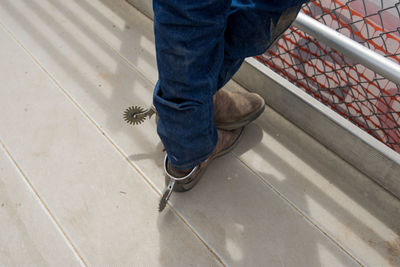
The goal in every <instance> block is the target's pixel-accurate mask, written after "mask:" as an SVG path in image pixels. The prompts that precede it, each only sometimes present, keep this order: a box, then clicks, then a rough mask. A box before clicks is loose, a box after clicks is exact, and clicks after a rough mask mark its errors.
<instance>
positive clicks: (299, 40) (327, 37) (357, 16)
mask: <svg viewBox="0 0 400 267" xmlns="http://www.w3.org/2000/svg"><path fill="white" fill-rule="evenodd" d="M378 2H379V3H377V1H370V0H348V1H344V0H333V1H328V0H316V1H313V2H310V3H309V4H307V5H306V6H304V7H303V13H304V14H299V16H298V18H297V20H296V22H295V23H294V27H291V28H290V29H289V30H288V31H287V32H286V33H285V34H284V35H283V37H282V38H281V39H280V40H279V41H278V42H277V43H276V45H275V46H274V47H272V48H271V49H270V50H269V51H268V52H267V53H265V54H264V55H262V56H259V57H257V59H259V60H260V61H262V62H263V63H264V64H266V65H267V66H269V67H270V68H272V69H273V70H274V71H275V72H277V73H279V74H281V75H282V76H284V77H286V78H287V79H288V80H290V81H291V82H292V83H294V84H296V85H297V86H298V87H300V88H302V89H303V90H304V91H306V92H307V93H309V94H310V95H312V96H313V97H315V98H316V99H318V100H319V101H321V102H322V103H324V104H326V105H328V106H329V107H331V108H332V109H333V110H335V111H336V112H338V113H339V114H341V115H342V116H344V117H346V118H347V119H349V120H350V121H352V122H353V123H354V124H356V125H357V126H359V127H360V128H362V129H364V130H365V131H367V132H368V133H370V134H371V135H372V136H374V137H375V138H377V139H378V140H380V141H382V142H383V143H385V144H386V145H387V146H389V147H390V148H392V149H394V150H395V151H397V152H400V129H399V126H400V86H399V85H400V66H399V65H398V64H399V63H400V28H399V26H400V2H398V1H397V0H385V1H382V0H381V1H378ZM309 16H310V17H309ZM311 17H313V18H314V19H313V18H311Z"/></svg>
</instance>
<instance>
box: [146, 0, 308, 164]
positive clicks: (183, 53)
mask: <svg viewBox="0 0 400 267" xmlns="http://www.w3.org/2000/svg"><path fill="white" fill-rule="evenodd" d="M305 2H307V0H263V1H261V0H233V1H232V0H153V8H154V33H155V40H156V53H157V66H158V72H159V77H158V78H159V80H158V82H157V85H156V87H155V89H154V97H153V104H154V106H155V107H156V109H157V112H158V115H159V120H158V124H157V132H158V135H159V136H160V138H161V141H162V142H163V144H164V146H165V148H166V150H167V154H168V159H169V161H170V163H171V164H172V166H174V167H175V168H177V169H190V168H193V167H194V166H196V165H199V164H200V163H201V162H203V161H204V160H206V159H207V158H208V157H209V156H210V155H211V153H212V152H213V150H214V148H215V145H216V143H217V140H218V136H217V130H216V127H215V125H214V114H213V109H214V108H213V95H214V94H215V93H216V92H217V90H218V89H219V88H221V87H222V86H224V85H225V84H226V83H227V82H228V81H229V80H230V79H231V78H232V76H233V75H234V74H235V72H236V71H237V70H238V69H239V67H240V66H241V64H242V63H243V61H244V58H246V57H249V56H255V55H259V54H262V53H263V52H265V51H266V50H267V49H268V48H269V47H270V46H271V45H272V44H273V42H274V41H275V40H276V39H277V38H278V37H279V36H280V35H281V34H282V33H283V32H284V31H285V30H286V29H287V28H288V27H289V26H290V24H291V23H292V22H293V20H294V18H295V17H296V15H297V13H298V12H299V10H300V7H301V5H302V4H303V3H305Z"/></svg>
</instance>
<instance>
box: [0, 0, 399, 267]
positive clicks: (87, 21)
mask: <svg viewBox="0 0 400 267" xmlns="http://www.w3.org/2000/svg"><path fill="white" fill-rule="evenodd" d="M0 46H1V49H0V81H1V88H0V107H1V108H0V111H1V112H0V142H1V143H0V145H1V146H0V227H1V228H0V229H1V233H0V265H2V266H22V265H24V266H28V265H29V266H32V265H36V266H47V265H48V266H75V265H90V266H108V265H113V266H128V265H129V266H189V265H194V266H214V265H229V266H305V267H312V266H334V267H336V266H359V265H368V266H399V265H400V235H399V234H400V212H399V211H400V202H399V200H397V199H395V198H393V197H392V196H391V195H390V194H388V193H387V192H386V191H384V190H383V189H382V188H381V187H379V186H377V185H376V184H375V183H374V182H372V181H371V180H369V179H368V178H367V177H365V176H364V175H362V174H361V173H360V172H358V171H357V170H355V169H354V168H353V167H352V166H350V165H348V164H347V163H345V162H344V161H343V160H341V159H340V158H338V157H337V156H336V155H335V154H333V153H332V152H330V151H329V150H327V149H325V148H324V147H323V146H322V145H320V144H319V143H317V142H316V141H315V140H314V139H312V138H311V137H309V136H308V135H306V134H305V133H303V132H302V131H301V130H300V129H298V128H296V127H295V126H294V125H292V124H291V123H289V122H288V121H287V120H285V119H284V118H283V117H282V116H280V115H279V114H277V113H275V112H274V111H273V110H271V109H269V108H267V109H266V111H265V113H264V114H263V115H262V116H261V118H259V119H258V120H257V121H256V122H255V123H252V124H251V125H249V126H248V127H247V128H246V131H245V135H244V138H243V139H242V141H241V144H240V145H239V147H238V148H237V149H235V150H234V152H233V153H230V154H228V155H227V156H225V157H223V158H221V159H218V160H216V161H215V162H214V163H213V164H212V165H211V166H210V167H209V169H208V170H207V172H206V174H205V176H204V177H203V179H202V181H201V182H200V183H199V184H198V186H196V187H195V188H194V189H193V190H192V191H190V192H187V193H184V194H173V196H172V201H171V202H172V204H171V206H169V207H167V208H166V210H164V212H163V213H158V211H157V206H158V200H159V197H160V192H161V190H162V189H163V181H164V177H163V171H162V159H163V154H164V153H163V152H162V149H163V148H162V145H161V143H160V141H159V139H158V137H157V134H156V131H155V123H154V121H147V122H145V123H144V124H143V125H141V126H136V127H131V126H129V125H127V124H126V123H125V122H124V121H123V120H122V112H123V110H124V109H125V108H126V107H128V106H130V105H133V104H145V105H147V104H150V103H151V96H152V89H153V86H154V83H155V81H156V79H157V72H156V64H155V53H154V40H153V33H152V22H151V20H149V19H148V18H147V17H145V16H143V15H142V14H141V13H139V12H138V11H137V10H135V9H134V8H132V7H131V6H130V5H129V4H127V3H126V2H125V1H123V0H80V1H55V0H54V1H53V0H32V1H23V0H3V1H0ZM228 86H229V87H231V88H232V89H236V90H242V88H239V86H238V85H237V84H235V83H233V82H231V83H230V84H229V85H228Z"/></svg>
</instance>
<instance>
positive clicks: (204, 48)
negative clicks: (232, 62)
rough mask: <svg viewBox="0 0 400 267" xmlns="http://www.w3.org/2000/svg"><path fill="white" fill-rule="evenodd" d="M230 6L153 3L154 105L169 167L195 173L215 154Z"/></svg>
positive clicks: (211, 1)
mask: <svg viewBox="0 0 400 267" xmlns="http://www.w3.org/2000/svg"><path fill="white" fill-rule="evenodd" d="M229 7H230V1H227V0H225V1H221V0H208V1H193V0H182V1H177V0H175V1H172V0H154V1H153V8H154V28H155V29H154V30H155V38H156V51H157V65H158V70H159V81H158V83H157V86H156V88H155V91H154V99H153V103H154V106H155V107H156V109H157V111H158V114H159V121H158V127H157V131H158V134H159V136H160V138H161V140H162V142H163V144H164V146H165V148H166V150H167V153H168V158H169V160H170V163H171V164H172V165H173V166H174V167H175V168H177V169H190V168H193V167H194V166H197V165H199V164H200V163H201V162H203V161H204V160H206V159H207V158H208V157H209V156H210V155H211V153H212V152H213V150H214V148H215V146H216V143H217V140H218V134H217V130H216V127H215V125H214V116H213V95H214V93H215V92H216V90H217V88H218V85H217V83H218V74H219V70H220V69H221V66H222V62H223V54H224V39H223V36H224V31H225V24H226V17H227V14H228V11H229Z"/></svg>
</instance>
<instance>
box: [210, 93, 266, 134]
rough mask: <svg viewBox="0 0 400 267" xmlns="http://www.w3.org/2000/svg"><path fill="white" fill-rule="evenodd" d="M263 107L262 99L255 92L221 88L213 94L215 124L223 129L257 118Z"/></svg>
mask: <svg viewBox="0 0 400 267" xmlns="http://www.w3.org/2000/svg"><path fill="white" fill-rule="evenodd" d="M264 108H265V102H264V99H263V98H262V97H261V96H259V95H258V94H256V93H250V92H247V91H240V92H232V91H229V90H227V89H224V88H221V89H220V90H218V92H217V93H216V94H215V95H214V122H215V126H216V127H217V128H218V129H223V130H233V129H238V128H241V127H244V126H246V125H247V124H249V123H250V122H252V121H253V120H255V119H257V118H258V116H260V115H261V113H262V112H263V111H264Z"/></svg>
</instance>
